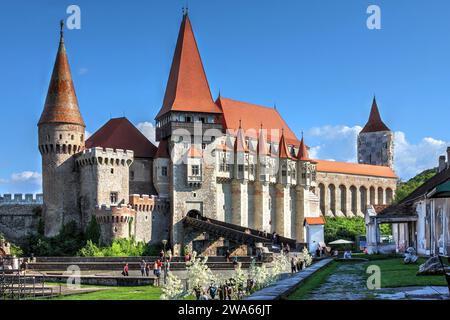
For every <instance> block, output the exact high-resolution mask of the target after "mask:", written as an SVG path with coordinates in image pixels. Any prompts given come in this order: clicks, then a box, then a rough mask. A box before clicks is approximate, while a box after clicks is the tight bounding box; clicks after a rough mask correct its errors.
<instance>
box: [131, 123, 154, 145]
mask: <svg viewBox="0 0 450 320" xmlns="http://www.w3.org/2000/svg"><path fill="white" fill-rule="evenodd" d="M136 128H138V130H139V131H140V132H142V134H143V135H144V136H145V137H146V138H147V139H148V140H150V141H151V142H152V143H153V144H154V145H158V143H157V142H156V137H155V132H156V130H155V126H154V125H153V123H151V122H148V121H145V122H140V123H138V124H137V125H136Z"/></svg>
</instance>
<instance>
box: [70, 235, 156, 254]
mask: <svg viewBox="0 0 450 320" xmlns="http://www.w3.org/2000/svg"><path fill="white" fill-rule="evenodd" d="M152 248H154V246H149V245H146V244H145V243H144V242H136V241H135V240H134V239H118V240H114V241H113V242H112V244H111V246H104V247H98V246H96V245H95V244H94V243H93V242H92V241H91V240H88V241H87V242H86V245H85V246H84V247H83V248H81V249H80V250H78V252H77V255H79V256H82V257H129V256H133V257H137V256H144V255H149V253H150V250H152ZM152 255H153V254H152Z"/></svg>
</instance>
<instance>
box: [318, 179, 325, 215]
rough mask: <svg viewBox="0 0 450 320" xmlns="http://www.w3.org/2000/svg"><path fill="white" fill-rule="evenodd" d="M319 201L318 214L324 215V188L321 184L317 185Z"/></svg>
mask: <svg viewBox="0 0 450 320" xmlns="http://www.w3.org/2000/svg"><path fill="white" fill-rule="evenodd" d="M319 201H320V212H321V213H322V214H323V215H325V214H326V212H325V186H324V185H323V184H322V183H321V184H319Z"/></svg>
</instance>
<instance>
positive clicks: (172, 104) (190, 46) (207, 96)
mask: <svg viewBox="0 0 450 320" xmlns="http://www.w3.org/2000/svg"><path fill="white" fill-rule="evenodd" d="M170 111H190V112H205V113H221V110H220V108H219V107H218V106H217V105H216V104H215V103H214V101H213V98H212V96H211V91H210V88H209V84H208V80H207V79H206V73H205V70H204V68H203V63H202V59H201V57H200V53H199V51H198V47H197V42H196V41H195V37H194V32H193V30H192V25H191V21H190V20H189V16H188V15H187V13H186V14H184V15H183V21H182V22H181V27H180V32H179V34H178V40H177V45H176V48H175V54H174V56H173V61H172V67H171V69H170V74H169V80H168V81H167V87H166V93H165V95H164V101H163V105H162V108H161V110H160V111H159V113H158V115H157V116H156V118H157V119H158V118H159V117H161V116H162V115H164V114H166V113H167V112H170Z"/></svg>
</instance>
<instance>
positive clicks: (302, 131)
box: [302, 129, 303, 140]
mask: <svg viewBox="0 0 450 320" xmlns="http://www.w3.org/2000/svg"><path fill="white" fill-rule="evenodd" d="M302 140H303V129H302Z"/></svg>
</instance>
